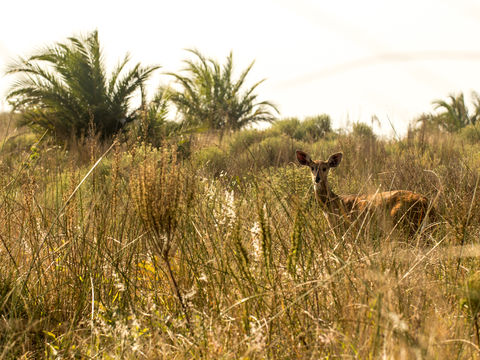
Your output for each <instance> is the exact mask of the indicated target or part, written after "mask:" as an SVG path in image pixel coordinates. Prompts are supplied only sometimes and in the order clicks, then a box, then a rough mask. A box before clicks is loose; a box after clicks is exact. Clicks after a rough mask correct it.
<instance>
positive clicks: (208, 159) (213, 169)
mask: <svg viewBox="0 0 480 360" xmlns="http://www.w3.org/2000/svg"><path fill="white" fill-rule="evenodd" d="M194 161H195V162H196V163H197V164H198V165H199V166H201V167H203V168H204V169H205V170H206V171H207V172H209V173H211V174H212V175H213V176H218V175H220V173H221V172H222V171H227V168H228V166H227V165H228V161H229V156H228V154H226V153H225V152H224V151H223V150H221V149H220V148H219V147H217V146H209V147H206V148H204V149H201V150H200V151H198V152H197V153H196V154H195V157H194Z"/></svg>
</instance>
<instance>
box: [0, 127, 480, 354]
mask: <svg viewBox="0 0 480 360" xmlns="http://www.w3.org/2000/svg"><path fill="white" fill-rule="evenodd" d="M239 136H242V135H239ZM243 136H245V135H243ZM252 136H254V137H255V139H256V138H257V137H258V138H259V139H260V136H258V134H253V135H252ZM272 139H276V140H268V141H267V142H265V139H264V138H262V139H261V140H259V141H258V142H256V140H255V141H253V140H252V142H251V143H250V144H249V145H248V146H246V147H245V149H244V150H239V149H240V145H239V143H238V142H237V143H235V146H233V147H232V146H230V144H231V143H232V144H233V143H234V142H233V140H234V139H229V138H228V137H227V138H225V139H223V140H222V143H220V144H219V145H218V144H217V145H216V146H217V147H218V149H219V150H220V151H221V152H222V153H223V156H225V159H223V161H222V162H218V164H217V165H216V166H218V168H216V169H215V175H216V176H214V174H213V173H212V172H211V168H209V166H210V165H211V164H209V163H206V161H208V157H209V156H215V155H214V154H213V152H212V154H213V155H210V154H205V153H202V151H204V150H202V149H200V148H194V149H193V152H192V157H191V158H190V159H182V158H180V157H177V156H176V154H175V152H174V150H173V149H172V148H171V147H166V148H164V149H154V148H151V147H149V146H146V145H144V144H135V145H132V146H127V145H114V146H113V147H111V148H110V149H109V148H108V146H102V145H100V144H99V143H97V142H95V141H91V142H90V143H88V142H85V143H84V144H78V146H77V147H76V148H73V149H72V148H71V149H70V150H69V152H66V151H65V150H62V149H61V148H59V147H57V146H53V145H52V146H50V145H48V144H47V143H40V144H39V145H37V148H38V150H36V151H35V152H34V151H33V150H31V146H29V147H19V150H18V152H17V153H14V154H12V153H11V152H8V153H0V161H1V162H0V167H1V169H2V173H3V174H4V176H2V178H1V180H0V186H1V187H0V188H1V190H0V202H1V206H0V256H1V259H2V261H1V263H0V299H1V302H0V315H1V318H0V329H1V331H0V344H1V346H0V349H1V350H0V357H1V358H21V357H22V356H23V357H24V358H34V357H36V358H42V357H45V358H61V357H78V358H88V357H100V358H105V359H108V358H130V359H138V358H148V359H150V358H168V359H170V358H201V357H203V358H225V359H238V358H249V359H257V358H258V359H262V358H338V357H358V358H380V357H386V358H402V357H403V358H430V357H431V358H461V359H470V358H480V352H479V348H478V323H477V314H478V309H477V306H476V305H477V302H478V301H477V300H478V299H477V297H478V296H477V294H476V293H477V292H478V291H477V290H478V289H476V288H477V287H478V286H477V285H478V284H477V281H476V278H477V277H476V275H475V273H476V272H477V270H478V266H479V261H478V251H476V250H475V249H477V246H478V241H479V240H478V238H479V235H480V219H479V217H478V214H479V213H480V201H479V200H478V196H479V193H478V187H479V168H480V160H479V157H478V154H479V152H480V148H479V147H478V145H475V144H473V145H466V144H464V143H463V142H461V141H459V140H458V139H457V138H456V137H455V136H453V135H442V134H437V135H436V136H435V137H433V138H431V139H430V140H427V141H426V142H423V143H422V142H420V141H417V140H416V139H411V141H407V140H406V141H401V142H400V141H383V140H378V139H374V138H368V137H366V138H358V137H354V136H351V135H341V136H337V137H332V138H329V139H328V140H325V141H319V142H316V143H302V142H296V141H293V140H292V141H290V142H288V141H287V142H286V141H280V140H278V139H283V137H281V136H279V135H274V136H273V137H272ZM230 141H232V142H231V143H230ZM262 142H263V145H262ZM298 145H301V146H305V147H306V148H305V150H308V151H310V152H311V153H313V154H316V155H318V156H319V157H325V156H327V155H328V154H330V153H332V152H333V151H336V150H342V151H343V152H344V157H345V158H344V163H342V166H341V167H339V168H338V170H336V172H335V173H332V178H331V182H332V186H334V187H335V190H336V192H337V193H362V192H368V191H375V190H376V189H378V188H381V189H384V190H388V189H410V190H414V191H418V192H421V193H423V194H425V195H428V196H429V197H430V198H432V199H433V198H436V200H435V207H436V209H437V211H438V214H439V217H438V223H436V224H435V226H434V227H433V228H432V229H430V230H428V231H425V233H423V234H420V236H417V237H409V236H408V235H406V234H405V233H403V232H402V231H394V232H393V233H386V232H380V231H376V228H375V222H369V221H365V222H364V223H361V224H356V225H355V227H347V226H345V227H342V228H341V229H342V230H341V231H339V229H336V228H335V229H334V228H332V227H333V226H334V224H331V223H329V221H328V220H327V217H326V216H325V214H324V213H323V212H322V210H321V208H320V207H319V206H318V205H317V204H315V202H314V201H313V198H312V189H311V184H310V178H309V175H308V172H307V171H306V170H305V169H303V168H300V167H298V166H296V165H295V164H294V163H293V159H294V152H293V151H292V153H291V160H289V155H288V152H289V151H290V150H291V149H295V147H296V146H298ZM10 146H12V147H13V146H14V143H10ZM232 149H235V150H232ZM107 150H108V152H107V154H106V155H105V157H104V158H102V160H101V162H100V163H98V164H97V165H96V166H95V164H96V161H97V160H99V159H100V158H101V156H102V155H103V154H105V152H106V151H107ZM230 151H232V153H230ZM275 151H279V152H280V154H281V155H279V156H278V157H269V156H270V155H269V154H273V153H274V152H275ZM234 154H235V156H233V155H234ZM199 158H201V159H202V162H203V163H202V162H199V160H198V159H199ZM79 159H81V161H78V160H79ZM94 166H95V168H94ZM93 168H94V169H93ZM92 169H93V171H92V172H91V174H90V175H88V176H87V177H86V175H87V174H88V172H89V171H90V170H92ZM425 170H428V171H425ZM84 178H85V181H84V182H83V183H82V184H81V186H80V187H78V185H79V184H80V183H81V181H82V179H84ZM72 194H73V196H72ZM437 195H438V196H437ZM477 250H478V249H477Z"/></svg>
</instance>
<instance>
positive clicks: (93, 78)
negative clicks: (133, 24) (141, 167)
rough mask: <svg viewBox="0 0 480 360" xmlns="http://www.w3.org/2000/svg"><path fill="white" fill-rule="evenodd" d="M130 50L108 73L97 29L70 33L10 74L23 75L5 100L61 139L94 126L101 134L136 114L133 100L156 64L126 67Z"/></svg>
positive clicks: (27, 119) (114, 129)
mask: <svg viewBox="0 0 480 360" xmlns="http://www.w3.org/2000/svg"><path fill="white" fill-rule="evenodd" d="M129 61H130V58H129V55H126V56H125V57H124V59H123V60H122V61H121V62H120V63H119V64H118V65H117V67H116V68H115V69H114V70H113V72H112V73H111V74H110V75H109V76H108V75H107V73H106V70H105V64H104V58H103V55H102V50H101V47H100V43H99V40H98V32H97V31H93V32H92V33H90V34H88V35H87V36H85V37H70V38H68V41H66V42H64V43H57V44H55V45H54V46H50V47H47V48H45V49H44V50H42V51H40V52H39V53H37V54H35V55H33V56H31V57H29V58H27V59H23V58H20V59H19V60H18V61H17V62H15V63H14V64H12V65H11V66H10V68H9V69H8V70H7V74H18V75H20V76H19V78H18V80H17V81H16V82H15V83H14V84H13V86H12V87H11V89H10V91H9V93H8V94H7V99H8V100H9V102H10V103H11V104H12V105H13V107H14V109H15V110H20V111H21V113H22V119H23V123H24V124H28V125H31V126H33V127H34V128H41V129H44V130H49V131H51V133H52V134H53V135H54V136H56V137H57V138H58V139H59V140H62V139H63V140H66V139H68V138H70V137H71V136H80V135H82V134H85V133H87V131H88V129H89V127H91V126H92V125H93V127H94V130H95V131H96V132H99V133H100V134H101V137H102V138H103V139H105V138H108V137H110V136H112V135H114V134H115V133H117V132H118V131H119V130H120V129H122V128H123V127H124V125H125V124H126V123H128V122H130V121H132V120H134V119H135V118H136V117H137V111H136V110H137V109H133V110H132V109H131V106H130V100H131V99H132V97H133V96H135V94H137V93H139V94H140V95H141V97H142V103H143V102H144V91H143V90H144V84H145V81H146V80H147V79H148V78H149V77H150V75H151V74H152V72H153V71H155V70H156V69H157V68H158V67H157V66H149V67H142V66H140V64H136V65H135V66H133V68H131V69H130V70H128V71H126V66H127V64H128V63H129Z"/></svg>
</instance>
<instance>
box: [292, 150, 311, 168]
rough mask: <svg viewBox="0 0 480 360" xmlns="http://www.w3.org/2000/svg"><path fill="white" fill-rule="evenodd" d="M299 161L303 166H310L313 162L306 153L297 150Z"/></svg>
mask: <svg viewBox="0 0 480 360" xmlns="http://www.w3.org/2000/svg"><path fill="white" fill-rule="evenodd" d="M296 153H297V160H298V162H299V163H300V164H302V165H309V164H310V163H311V162H312V158H311V157H310V155H308V154H307V153H306V152H304V151H302V150H297V151H296Z"/></svg>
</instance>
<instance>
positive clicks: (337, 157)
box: [328, 152, 343, 168]
mask: <svg viewBox="0 0 480 360" xmlns="http://www.w3.org/2000/svg"><path fill="white" fill-rule="evenodd" d="M342 156H343V154H342V153H341V152H339V153H336V154H333V155H330V157H329V158H328V166H330V167H331V168H332V167H337V166H338V164H340V162H341V161H342Z"/></svg>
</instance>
